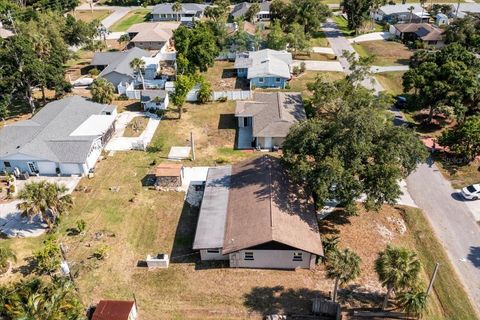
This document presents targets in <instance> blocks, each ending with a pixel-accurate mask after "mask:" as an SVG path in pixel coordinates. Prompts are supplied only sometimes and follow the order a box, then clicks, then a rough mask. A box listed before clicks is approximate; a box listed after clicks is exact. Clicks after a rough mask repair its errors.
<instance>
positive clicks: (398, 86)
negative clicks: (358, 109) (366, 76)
mask: <svg viewBox="0 0 480 320" xmlns="http://www.w3.org/2000/svg"><path fill="white" fill-rule="evenodd" d="M404 74H405V72H404V71H395V72H382V73H377V74H376V75H375V78H376V79H377V80H378V82H380V84H381V85H382V86H383V88H384V89H385V91H387V92H389V93H391V94H393V95H399V94H402V93H403V84H402V81H403V79H402V77H403V75H404Z"/></svg>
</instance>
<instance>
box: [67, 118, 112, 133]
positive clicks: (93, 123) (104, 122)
mask: <svg viewBox="0 0 480 320" xmlns="http://www.w3.org/2000/svg"><path fill="white" fill-rule="evenodd" d="M113 121H115V116H114V115H99V114H93V115H91V116H90V117H88V119H87V120H85V121H84V122H83V123H82V124H81V125H80V126H78V127H77V129H75V130H74V131H73V132H72V133H70V136H71V137H78V136H100V135H102V134H104V133H105V132H106V131H107V130H108V128H110V126H111V125H112V123H113Z"/></svg>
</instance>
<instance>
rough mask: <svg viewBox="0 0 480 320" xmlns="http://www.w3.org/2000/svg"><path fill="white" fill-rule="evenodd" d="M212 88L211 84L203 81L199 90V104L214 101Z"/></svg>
mask: <svg viewBox="0 0 480 320" xmlns="http://www.w3.org/2000/svg"><path fill="white" fill-rule="evenodd" d="M212 93H213V90H212V87H211V85H210V83H208V82H207V81H205V80H203V81H202V83H201V84H200V89H199V90H198V102H200V103H207V102H209V101H211V100H212Z"/></svg>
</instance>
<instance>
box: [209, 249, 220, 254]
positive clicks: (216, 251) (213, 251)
mask: <svg viewBox="0 0 480 320" xmlns="http://www.w3.org/2000/svg"><path fill="white" fill-rule="evenodd" d="M207 253H220V249H207Z"/></svg>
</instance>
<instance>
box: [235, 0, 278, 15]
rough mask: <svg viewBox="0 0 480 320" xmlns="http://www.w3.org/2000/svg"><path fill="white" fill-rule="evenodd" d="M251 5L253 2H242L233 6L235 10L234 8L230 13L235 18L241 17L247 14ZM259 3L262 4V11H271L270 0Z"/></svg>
mask: <svg viewBox="0 0 480 320" xmlns="http://www.w3.org/2000/svg"><path fill="white" fill-rule="evenodd" d="M251 5H252V4H251V3H249V2H242V3H239V4H236V5H235V6H234V7H233V10H232V12H231V13H230V15H231V16H232V17H233V18H239V17H242V16H245V14H246V13H247V11H248V8H250V7H251ZM259 5H260V11H268V12H270V1H264V2H261V3H259Z"/></svg>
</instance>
